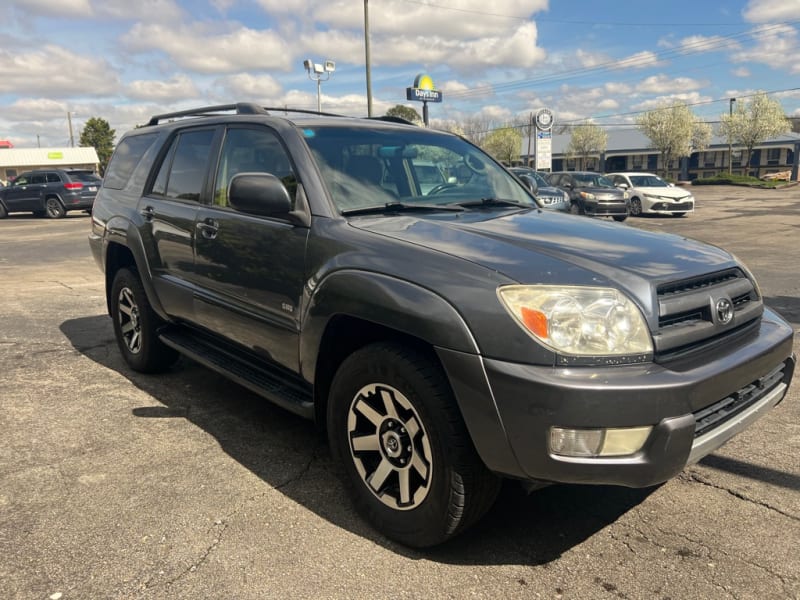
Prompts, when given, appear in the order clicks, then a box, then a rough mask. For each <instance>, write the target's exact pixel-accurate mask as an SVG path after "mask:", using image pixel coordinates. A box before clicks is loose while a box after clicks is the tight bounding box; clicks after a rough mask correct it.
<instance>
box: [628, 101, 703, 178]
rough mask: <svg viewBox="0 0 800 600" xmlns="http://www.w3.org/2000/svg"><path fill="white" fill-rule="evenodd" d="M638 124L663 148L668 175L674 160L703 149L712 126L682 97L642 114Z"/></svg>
mask: <svg viewBox="0 0 800 600" xmlns="http://www.w3.org/2000/svg"><path fill="white" fill-rule="evenodd" d="M636 126H637V127H638V128H639V131H641V132H642V133H643V134H644V135H646V136H647V137H648V138H650V142H651V143H652V144H653V146H654V147H655V148H656V149H657V150H659V151H660V152H661V159H662V161H663V163H664V164H663V167H664V176H665V177H668V176H669V168H670V165H671V164H672V161H674V160H677V159H679V158H681V157H684V156H690V155H691V154H692V152H694V151H698V150H703V149H704V148H706V146H708V142H709V141H710V140H711V126H710V125H709V124H708V123H705V122H703V121H701V120H700V119H699V118H698V117H696V116H695V114H694V113H693V112H692V111H691V110H690V109H689V107H688V106H686V103H684V102H681V101H680V100H676V101H674V102H672V103H663V104H661V105H660V106H659V107H658V108H656V109H654V110H651V111H649V112H646V113H644V114H642V115H641V116H639V118H638V119H636Z"/></svg>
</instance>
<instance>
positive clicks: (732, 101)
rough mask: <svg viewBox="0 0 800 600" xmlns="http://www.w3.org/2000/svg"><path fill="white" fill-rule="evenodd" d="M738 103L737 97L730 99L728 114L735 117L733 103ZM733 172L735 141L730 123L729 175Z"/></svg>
mask: <svg viewBox="0 0 800 600" xmlns="http://www.w3.org/2000/svg"><path fill="white" fill-rule="evenodd" d="M735 103H736V98H731V99H730V100H728V116H729V117H730V118H733V105H734V104H735ZM732 173H733V143H732V140H731V133H730V124H729V125H728V175H730V174H732Z"/></svg>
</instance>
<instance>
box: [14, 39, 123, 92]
mask: <svg viewBox="0 0 800 600" xmlns="http://www.w3.org/2000/svg"><path fill="white" fill-rule="evenodd" d="M118 89H119V79H118V76H117V73H116V72H115V71H114V69H113V68H112V67H111V65H109V64H108V63H107V62H106V61H105V60H103V59H100V58H89V57H86V56H82V55H80V54H75V53H74V52H71V51H70V50H67V49H65V48H62V47H60V46H56V45H53V44H45V45H43V46H41V47H40V49H39V50H36V51H33V52H28V53H14V52H13V51H11V50H8V49H0V93H6V94H14V95H20V94H45V95H49V96H53V97H56V98H59V97H66V96H73V95H75V96H95V95H104V94H113V93H116V92H117V91H118Z"/></svg>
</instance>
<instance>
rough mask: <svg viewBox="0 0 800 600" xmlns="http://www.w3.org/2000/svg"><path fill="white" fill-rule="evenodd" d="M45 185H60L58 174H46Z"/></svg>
mask: <svg viewBox="0 0 800 600" xmlns="http://www.w3.org/2000/svg"><path fill="white" fill-rule="evenodd" d="M47 183H61V177H59V176H58V173H48V174H47Z"/></svg>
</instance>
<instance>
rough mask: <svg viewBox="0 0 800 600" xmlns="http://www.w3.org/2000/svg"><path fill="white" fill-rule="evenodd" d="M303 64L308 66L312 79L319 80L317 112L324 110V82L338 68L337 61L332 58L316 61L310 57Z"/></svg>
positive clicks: (307, 69)
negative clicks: (320, 62)
mask: <svg viewBox="0 0 800 600" xmlns="http://www.w3.org/2000/svg"><path fill="white" fill-rule="evenodd" d="M303 66H304V67H305V68H306V73H307V74H308V78H309V79H310V80H311V81H316V82H317V112H318V113H321V112H322V82H323V81H328V79H330V78H331V75H332V74H333V72H334V71H335V70H336V63H335V62H333V61H332V60H326V61H325V62H324V63H322V64H319V63H315V62H314V61H313V60H311V59H310V58H307V59H306V60H304V61H303Z"/></svg>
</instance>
